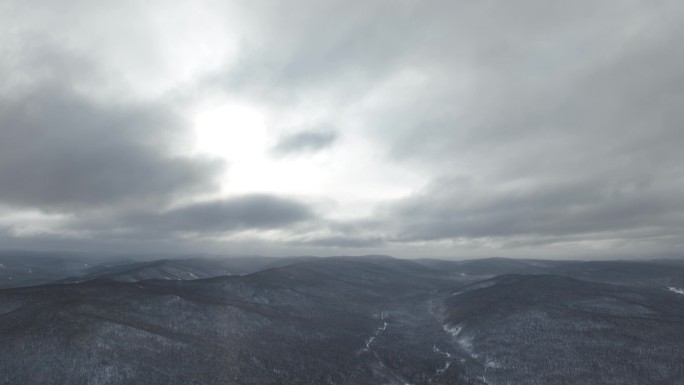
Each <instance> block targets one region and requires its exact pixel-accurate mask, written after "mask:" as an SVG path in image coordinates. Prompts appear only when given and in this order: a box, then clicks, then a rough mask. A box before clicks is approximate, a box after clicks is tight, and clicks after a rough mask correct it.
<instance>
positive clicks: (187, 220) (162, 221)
mask: <svg viewBox="0 0 684 385" xmlns="http://www.w3.org/2000/svg"><path fill="white" fill-rule="evenodd" d="M313 218H315V214H314V212H313V211H312V210H311V208H309V207H308V206H307V205H305V204H304V203H301V202H298V201H295V200H291V199H286V198H282V197H277V196H272V195H264V194H254V195H245V196H240V197H235V198H229V199H222V200H215V201H208V202H201V203H195V204H192V205H188V206H184V207H180V208H176V209H173V210H170V211H166V212H161V213H157V214H151V213H144V212H143V213H133V214H132V215H130V216H128V217H124V218H123V219H122V220H123V222H124V225H125V227H132V228H136V227H139V228H141V229H142V230H143V231H155V230H162V232H168V231H172V232H174V231H180V232H191V233H200V234H202V233H212V234H213V233H224V232H225V233H228V232H232V231H236V230H246V229H276V228H283V227H286V226H289V225H293V224H295V223H298V222H302V221H305V220H310V219H313Z"/></svg>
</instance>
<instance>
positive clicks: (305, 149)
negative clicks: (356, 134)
mask: <svg viewBox="0 0 684 385" xmlns="http://www.w3.org/2000/svg"><path fill="white" fill-rule="evenodd" d="M336 139H337V134H336V133H335V132H333V131H302V132H298V133H295V134H291V135H288V136H286V137H284V138H281V139H280V141H279V142H278V144H276V145H275V146H274V147H273V149H272V150H271V152H272V153H273V154H275V155H277V156H286V155H293V154H301V153H312V152H317V151H320V150H323V149H325V148H327V147H330V146H332V145H333V143H334V142H335V140H336Z"/></svg>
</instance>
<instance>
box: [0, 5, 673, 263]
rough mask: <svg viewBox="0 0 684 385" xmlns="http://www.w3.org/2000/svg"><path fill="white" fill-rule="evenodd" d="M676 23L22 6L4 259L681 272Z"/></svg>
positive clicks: (643, 16)
mask: <svg viewBox="0 0 684 385" xmlns="http://www.w3.org/2000/svg"><path fill="white" fill-rule="evenodd" d="M682 41H684V3H683V2H681V1H678V0H662V1H660V0H643V1H639V0H621V1H618V0H611V1H608V0H598V1H597V0H577V1H548V0H544V1H542V0H519V1H505V0H491V1H474V0H450V1H432V0H420V1H418V0H393V1H384V0H370V1H348V0H347V1H342V0H299V1H296V2H292V1H288V2H286V1H276V0H254V1H212V0H195V1H179V0H168V1H165V0H150V1H131V0H119V1H106V2H93V1H87V0H64V1H59V2H57V1H49V0H32V1H19V0H4V1H2V2H0V248H4V249H10V248H19V249H32V250H74V251H100V252H102V251H108V252H176V253H190V252H193V253H195V252H198V253H221V254H231V255H243V254H261V255H274V256H277V255H282V256H285V255H359V254H390V255H394V256H399V257H443V258H450V257H453V258H464V257H473V258H477V257H491V256H502V257H535V258H659V257H684V150H682V148H683V147H684V71H683V70H682V69H683V68H684V45H682Z"/></svg>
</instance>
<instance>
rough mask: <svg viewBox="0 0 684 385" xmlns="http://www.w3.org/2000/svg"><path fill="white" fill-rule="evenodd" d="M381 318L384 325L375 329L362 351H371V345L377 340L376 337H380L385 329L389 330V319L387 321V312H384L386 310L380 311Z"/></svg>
mask: <svg viewBox="0 0 684 385" xmlns="http://www.w3.org/2000/svg"><path fill="white" fill-rule="evenodd" d="M380 319H381V320H382V321H383V324H382V326H379V327H378V328H377V329H376V330H375V332H374V333H373V335H372V336H370V337H369V338H368V339H367V340H366V346H365V347H364V348H363V349H361V351H362V352H368V351H370V348H371V345H372V344H373V341H375V339H376V338H377V337H379V336H380V334H382V332H384V331H385V330H387V321H385V312H384V311H383V312H381V313H380Z"/></svg>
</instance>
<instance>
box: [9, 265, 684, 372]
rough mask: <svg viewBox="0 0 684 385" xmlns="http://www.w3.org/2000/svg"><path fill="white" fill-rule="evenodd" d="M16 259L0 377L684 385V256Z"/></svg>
mask: <svg viewBox="0 0 684 385" xmlns="http://www.w3.org/2000/svg"><path fill="white" fill-rule="evenodd" d="M3 258H4V259H3V260H2V263H3V264H4V266H5V270H4V271H3V270H0V271H2V274H3V275H2V277H3V278H7V277H9V276H10V275H9V274H16V275H15V277H17V278H16V280H17V281H21V282H23V283H25V284H26V283H30V282H31V280H29V279H28V278H26V276H27V275H30V274H36V277H37V278H35V279H34V281H35V282H38V281H42V282H43V283H41V284H36V285H34V286H24V287H14V288H5V289H2V290H0V357H2V360H0V383H1V384H44V383H51V384H143V383H144V384H509V383H510V384H551V383H553V384H630V383H634V384H637V383H638V384H676V383H683V382H684V360H683V359H682V358H683V357H684V294H683V293H684V290H682V289H684V285H682V277H683V276H684V264H682V263H679V262H674V261H664V260H663V261H650V262H625V261H611V262H582V261H543V260H509V259H484V260H472V261H441V260H429V259H422V260H420V259H419V260H398V259H393V258H389V257H383V256H367V257H335V258H290V259H269V258H257V257H254V258H236V259H224V260H214V259H209V258H190V259H187V258H186V259H178V260H172V259H165V260H158V261H146V262H132V263H127V264H101V265H98V264H97V263H92V262H91V263H89V262H83V261H81V260H78V259H70V258H68V257H66V256H65V257H64V258H63V259H61V260H59V261H58V260H57V259H55V260H53V261H54V266H62V267H61V268H60V269H54V270H53V271H51V272H48V271H49V269H47V267H46V268H45V270H44V271H43V270H40V271H37V270H34V271H36V272H37V273H39V274H40V277H38V274H37V273H26V272H24V271H21V269H20V267H22V268H25V269H34V268H33V267H31V266H34V265H35V266H38V265H39V264H41V263H43V262H40V258H43V257H41V256H26V255H24V256H22V258H18V257H17V258H15V259H11V258H9V257H8V256H3ZM11 261H14V262H11ZM32 261H38V262H35V263H34V262H32ZM10 262H11V263H10ZM86 263H87V264H88V265H89V266H87V267H86V266H84V264H86ZM79 264H80V265H79ZM93 265H95V266H93ZM10 266H11V268H10ZM18 266H19V267H18ZM43 266H45V265H44V264H43ZM20 277H21V279H19V278H20ZM47 280H50V282H58V283H50V284H45V283H44V282H45V281H47ZM17 286H21V285H17ZM680 290H682V291H681V292H680Z"/></svg>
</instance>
